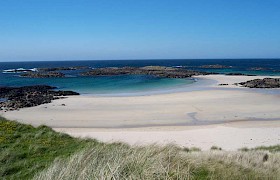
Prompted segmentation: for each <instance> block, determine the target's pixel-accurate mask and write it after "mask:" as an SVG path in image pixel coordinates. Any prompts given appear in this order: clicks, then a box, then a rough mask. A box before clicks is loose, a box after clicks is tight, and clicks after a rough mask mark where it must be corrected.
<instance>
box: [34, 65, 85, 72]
mask: <svg viewBox="0 0 280 180" xmlns="http://www.w3.org/2000/svg"><path fill="white" fill-rule="evenodd" d="M88 68H89V67H87V66H74V67H52V68H37V70H38V71H39V72H50V71H73V70H81V69H88Z"/></svg>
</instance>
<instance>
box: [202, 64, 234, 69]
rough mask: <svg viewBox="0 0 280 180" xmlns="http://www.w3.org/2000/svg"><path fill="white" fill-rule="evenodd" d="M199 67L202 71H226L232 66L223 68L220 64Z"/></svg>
mask: <svg viewBox="0 0 280 180" xmlns="http://www.w3.org/2000/svg"><path fill="white" fill-rule="evenodd" d="M199 67H200V68H203V69H228V68H232V66H225V65H220V64H211V65H202V66H199Z"/></svg>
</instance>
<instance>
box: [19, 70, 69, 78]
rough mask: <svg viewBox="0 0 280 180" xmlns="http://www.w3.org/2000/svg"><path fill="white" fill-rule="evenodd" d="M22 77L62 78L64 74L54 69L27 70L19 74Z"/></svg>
mask: <svg viewBox="0 0 280 180" xmlns="http://www.w3.org/2000/svg"><path fill="white" fill-rule="evenodd" d="M20 76H22V77H29V78H54V77H55V78H62V77H65V74H63V73H61V72H56V71H50V72H27V73H24V74H21V75H20Z"/></svg>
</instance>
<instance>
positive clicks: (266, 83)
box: [239, 78, 280, 88]
mask: <svg viewBox="0 0 280 180" xmlns="http://www.w3.org/2000/svg"><path fill="white" fill-rule="evenodd" d="M239 84H240V85H241V86H243V87H248V88H280V78H264V79H254V80H250V81H246V82H241V83H239Z"/></svg>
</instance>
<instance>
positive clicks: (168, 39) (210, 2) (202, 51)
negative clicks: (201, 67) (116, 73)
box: [0, 0, 280, 61]
mask: <svg viewBox="0 0 280 180" xmlns="http://www.w3.org/2000/svg"><path fill="white" fill-rule="evenodd" d="M279 9H280V1H279V0H266V1H264V0H231V1H227V0H169V1H167V0H141V1H140V0H139V1H136V0H106V1H104V0H79V1H78V0H24V1H23V0H3V1H0V61H27V60H78V59H83V60H90V59H92V60H98V59H161V58H163V59H170V58H171V59H172V58H176V59H181V58H278V57H280V10H279Z"/></svg>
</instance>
